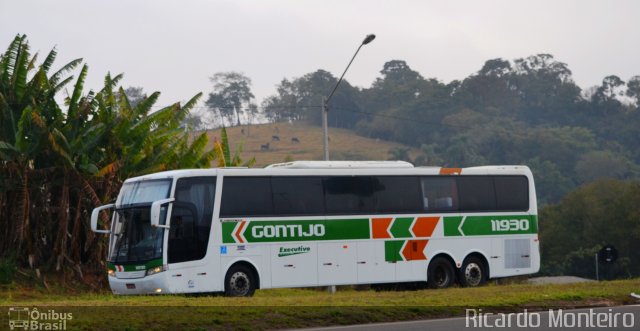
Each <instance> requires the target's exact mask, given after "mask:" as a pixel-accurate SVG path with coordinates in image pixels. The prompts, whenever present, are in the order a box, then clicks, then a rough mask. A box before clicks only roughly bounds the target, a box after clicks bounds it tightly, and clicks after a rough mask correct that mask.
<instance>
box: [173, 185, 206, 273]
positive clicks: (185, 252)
mask: <svg viewBox="0 0 640 331" xmlns="http://www.w3.org/2000/svg"><path fill="white" fill-rule="evenodd" d="M215 185H216V179H215V177H186V178H180V179H178V183H177V186H176V192H175V198H176V200H175V202H174V203H173V210H172V212H171V224H170V228H169V250H168V252H167V253H168V257H169V263H177V262H184V261H194V260H200V259H202V258H203V257H204V256H205V255H206V253H207V246H208V243H209V233H210V232H211V220H212V218H213V201H214V196H215Z"/></svg>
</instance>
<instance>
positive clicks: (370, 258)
mask: <svg viewBox="0 0 640 331" xmlns="http://www.w3.org/2000/svg"><path fill="white" fill-rule="evenodd" d="M357 246H358V247H357V248H358V259H357V260H358V261H357V264H358V283H360V284H372V283H385V282H392V281H395V278H396V266H395V264H394V263H390V262H387V261H385V252H384V241H383V240H377V241H360V242H358V244H357Z"/></svg>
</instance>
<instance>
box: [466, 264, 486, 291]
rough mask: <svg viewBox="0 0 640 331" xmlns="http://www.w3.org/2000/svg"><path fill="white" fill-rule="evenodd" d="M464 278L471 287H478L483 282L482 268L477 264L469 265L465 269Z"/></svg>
mask: <svg viewBox="0 0 640 331" xmlns="http://www.w3.org/2000/svg"><path fill="white" fill-rule="evenodd" d="M464 278H465V280H466V282H467V283H468V284H469V285H471V286H477V285H479V284H480V282H481V281H482V268H481V267H480V266H479V265H478V264H477V263H473V262H472V263H469V264H467V267H466V268H465V269H464Z"/></svg>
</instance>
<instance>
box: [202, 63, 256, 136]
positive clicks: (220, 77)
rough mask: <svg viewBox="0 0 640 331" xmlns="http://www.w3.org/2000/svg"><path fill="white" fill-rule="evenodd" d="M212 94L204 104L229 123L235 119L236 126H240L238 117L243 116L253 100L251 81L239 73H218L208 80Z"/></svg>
mask: <svg viewBox="0 0 640 331" xmlns="http://www.w3.org/2000/svg"><path fill="white" fill-rule="evenodd" d="M210 80H211V82H212V83H213V92H212V93H209V98H208V99H207V101H206V102H205V104H206V105H207V107H209V109H211V110H216V111H218V112H219V113H220V114H221V115H222V116H224V117H226V118H227V119H228V120H229V122H230V123H232V122H233V119H234V117H235V121H236V125H241V123H240V117H241V116H242V115H243V114H245V112H246V111H247V109H248V108H249V107H250V104H251V100H252V99H253V98H254V95H253V93H251V79H250V78H249V77H247V76H245V75H243V74H241V73H239V72H233V71H230V72H219V73H216V74H214V75H213V76H212V77H211V78H210Z"/></svg>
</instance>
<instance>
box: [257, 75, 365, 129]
mask: <svg viewBox="0 0 640 331" xmlns="http://www.w3.org/2000/svg"><path fill="white" fill-rule="evenodd" d="M337 81H338V80H337V78H336V77H334V76H333V75H332V74H331V73H330V72H328V71H325V70H317V71H315V72H312V73H308V74H306V75H304V76H302V77H299V78H295V79H294V80H292V81H289V80H287V79H284V80H282V81H281V82H280V84H279V85H278V88H277V90H278V94H277V95H274V96H271V97H269V98H267V99H266V100H265V101H264V102H263V104H262V107H263V108H264V109H265V113H266V114H267V117H268V118H270V119H271V120H272V121H278V120H288V121H294V120H305V121H308V122H309V123H312V124H316V125H320V123H321V117H320V110H321V108H320V107H321V103H322V98H323V97H326V96H327V95H328V94H329V93H330V92H331V89H332V88H333V87H334V86H335V84H336V82H337ZM357 93H358V90H357V89H356V88H354V87H352V86H351V85H350V84H349V82H347V81H346V80H343V81H342V83H340V87H339V88H338V89H337V90H336V93H335V94H334V95H333V97H332V99H331V100H330V102H329V110H330V111H329V114H328V123H329V126H334V127H346V128H352V127H353V126H354V125H355V124H356V122H357V121H358V119H360V118H361V116H360V115H359V112H360V108H359V106H358V104H357V103H356V97H357Z"/></svg>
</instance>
